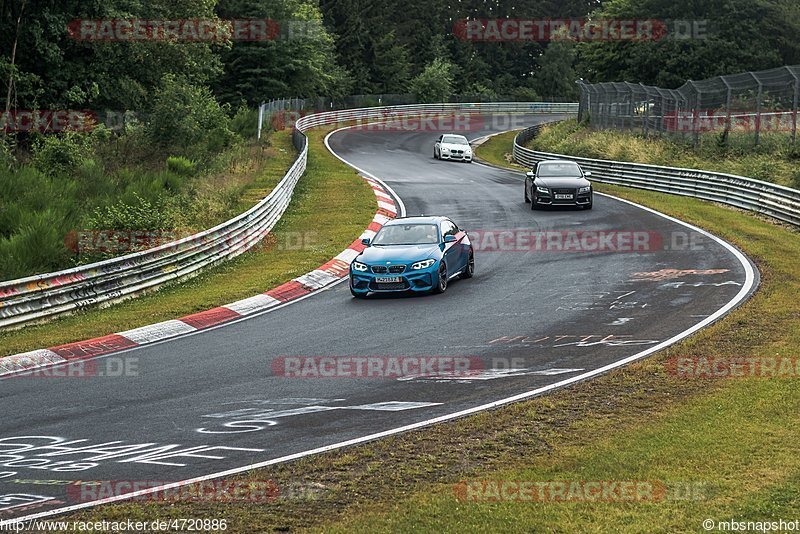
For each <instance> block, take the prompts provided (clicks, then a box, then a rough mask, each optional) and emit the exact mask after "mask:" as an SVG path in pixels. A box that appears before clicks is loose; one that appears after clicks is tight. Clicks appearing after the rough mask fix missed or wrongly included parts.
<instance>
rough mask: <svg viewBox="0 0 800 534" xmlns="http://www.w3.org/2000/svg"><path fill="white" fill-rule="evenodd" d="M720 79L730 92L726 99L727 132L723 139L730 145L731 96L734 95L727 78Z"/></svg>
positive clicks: (721, 77)
mask: <svg viewBox="0 0 800 534" xmlns="http://www.w3.org/2000/svg"><path fill="white" fill-rule="evenodd" d="M719 79H720V80H722V83H724V84H725V87H726V88H727V90H728V91H727V93H728V94H727V96H726V97H725V132H724V133H723V134H722V138H723V140H724V142H725V144H726V145H727V144H728V134H729V133H730V131H731V95H732V91H731V85H730V84H729V83H728V82H727V81H726V80H725V76H720V77H719Z"/></svg>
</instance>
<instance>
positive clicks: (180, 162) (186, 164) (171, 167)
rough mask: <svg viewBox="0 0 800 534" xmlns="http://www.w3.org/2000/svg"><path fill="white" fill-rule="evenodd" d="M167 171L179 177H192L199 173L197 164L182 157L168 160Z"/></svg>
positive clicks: (172, 157) (173, 157) (171, 157)
mask: <svg viewBox="0 0 800 534" xmlns="http://www.w3.org/2000/svg"><path fill="white" fill-rule="evenodd" d="M167 170H168V171H169V172H172V173H175V174H177V175H179V176H192V175H193V174H194V173H195V172H197V164H196V163H195V162H194V161H191V160H189V159H187V158H184V157H181V156H170V157H168V158H167Z"/></svg>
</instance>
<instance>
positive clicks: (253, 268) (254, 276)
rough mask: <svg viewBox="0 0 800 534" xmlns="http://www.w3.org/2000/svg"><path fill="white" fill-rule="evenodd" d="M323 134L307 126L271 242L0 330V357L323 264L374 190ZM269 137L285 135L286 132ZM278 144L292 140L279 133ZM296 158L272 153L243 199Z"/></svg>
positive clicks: (369, 210) (145, 320)
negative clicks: (104, 302)
mask: <svg viewBox="0 0 800 534" xmlns="http://www.w3.org/2000/svg"><path fill="white" fill-rule="evenodd" d="M326 133H327V132H326V131H323V130H313V131H311V132H309V141H310V145H309V146H310V147H311V149H310V151H309V156H308V168H307V170H306V174H305V175H304V176H303V178H301V179H300V182H299V183H298V184H297V187H296V189H295V193H294V197H293V198H292V202H291V204H290V205H289V208H288V209H287V211H286V213H285V214H284V216H283V218H282V219H281V221H280V222H279V223H278V225H277V226H276V227H275V229H274V239H273V240H271V241H270V242H271V243H273V244H274V245H273V246H271V247H269V248H267V247H263V246H257V247H255V249H254V250H253V251H250V252H248V253H245V254H243V255H241V256H239V257H238V258H235V259H233V260H231V261H229V262H226V263H224V264H222V265H220V266H218V267H215V268H213V269H210V270H208V271H206V272H204V273H203V274H201V275H199V276H198V277H196V278H193V279H191V280H189V281H185V282H183V283H178V284H173V285H171V286H168V287H165V288H163V289H161V290H160V291H157V292H154V293H151V294H149V295H145V296H142V297H140V298H137V299H133V300H129V301H126V302H123V303H120V304H117V305H115V306H112V307H109V308H105V309H100V310H98V309H95V310H89V311H86V312H82V313H79V314H76V315H72V316H68V317H64V318H61V319H57V320H55V321H52V322H50V323H46V324H43V325H36V326H29V327H25V328H23V329H21V330H16V331H10V332H5V333H2V334H0V347H2V349H0V355H2V356H8V355H10V354H16V353H19V352H23V351H28V350H33V349H39V348H44V347H50V346H54V345H59V344H62V343H68V342H71V341H79V340H82V339H89V338H92V337H97V336H102V335H106V334H109V333H112V332H120V331H123V330H127V329H130V328H136V327H138V326H143V325H147V324H151V323H155V322H159V321H164V320H167V319H174V318H176V317H181V316H183V315H187V314H191V313H194V312H197V311H201V310H205V309H208V308H213V307H215V306H219V305H222V304H226V303H228V302H232V301H234V300H237V299H241V298H245V297H249V296H252V295H254V294H256V293H260V292H263V291H266V290H268V289H270V288H272V287H275V286H277V285H279V284H281V283H283V282H286V281H288V280H291V279H292V278H295V277H297V276H300V275H302V274H304V273H306V272H308V271H311V270H312V269H314V268H316V267H318V266H319V265H321V264H322V263H325V262H326V261H327V260H329V259H330V258H332V257H333V256H335V255H336V254H338V253H339V252H341V251H342V250H343V249H344V248H345V247H347V245H349V244H350V243H352V241H353V239H354V238H355V237H358V235H360V234H361V232H362V231H363V230H364V228H365V227H366V226H367V225H368V224H369V222H370V221H371V220H372V217H373V215H374V214H375V209H376V207H375V196H374V194H373V192H372V189H371V188H370V187H369V186H368V185H367V184H366V182H364V180H362V179H361V178H360V177H359V176H358V175H357V174H356V173H355V171H353V170H352V169H351V168H350V167H347V166H346V165H344V164H343V163H341V162H340V161H339V160H338V159H336V158H335V157H334V156H333V155H331V154H330V153H329V152H328V151H327V149H326V148H325V147H324V145H323V142H322V141H323V138H324V136H325V134H326ZM274 135H275V136H285V137H286V138H290V137H291V132H290V131H288V130H287V131H286V132H282V133H276V134H274ZM281 143H282V144H285V143H289V142H288V141H287V140H286V139H284V140H283V141H282V142H281ZM279 146H282V145H279ZM289 146H291V144H290V143H289V144H288V145H286V147H289ZM286 149H287V150H288V148H286ZM293 159H294V155H293V154H292V155H291V157H289V158H273V159H271V160H270V162H269V164H268V165H267V168H265V170H264V172H263V173H262V175H261V177H260V178H259V179H257V180H256V181H255V182H253V189H252V190H251V191H252V195H251V194H250V193H249V192H247V193H245V197H246V198H248V199H249V200H253V199H256V198H261V196H260V195H262V194H264V193H265V192H267V191H270V190H271V189H272V187H273V186H274V185H275V183H277V180H278V179H279V178H280V177H281V176H283V174H284V172H285V171H286V169H287V168H288V166H289V164H290V163H291V161H292V160H293ZM278 162H281V164H278ZM251 196H252V198H251ZM250 205H252V204H250ZM250 205H248V206H247V207H249V206H250Z"/></svg>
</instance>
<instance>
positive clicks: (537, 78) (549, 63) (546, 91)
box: [533, 40, 579, 98]
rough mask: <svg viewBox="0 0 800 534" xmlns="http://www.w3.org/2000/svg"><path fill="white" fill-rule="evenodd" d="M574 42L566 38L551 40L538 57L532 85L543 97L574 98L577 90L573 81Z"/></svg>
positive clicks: (575, 78) (574, 76)
mask: <svg viewBox="0 0 800 534" xmlns="http://www.w3.org/2000/svg"><path fill="white" fill-rule="evenodd" d="M574 65H575V49H574V43H573V42H572V41H568V40H559V41H553V42H552V43H550V44H549V45H548V47H547V48H546V49H545V51H544V54H542V56H541V57H540V58H539V61H538V67H539V69H538V70H537V71H536V74H535V75H534V79H533V87H534V89H535V90H536V92H537V93H538V94H540V95H541V96H545V97H555V98H576V97H577V96H578V93H579V90H578V86H577V84H576V83H575V80H577V79H578V75H577V73H576V72H575V67H574Z"/></svg>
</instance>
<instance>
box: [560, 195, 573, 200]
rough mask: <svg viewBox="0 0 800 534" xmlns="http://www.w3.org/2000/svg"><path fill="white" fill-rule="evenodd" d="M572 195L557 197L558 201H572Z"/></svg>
mask: <svg viewBox="0 0 800 534" xmlns="http://www.w3.org/2000/svg"><path fill="white" fill-rule="evenodd" d="M571 198H572V195H556V200H570V199H571Z"/></svg>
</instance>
